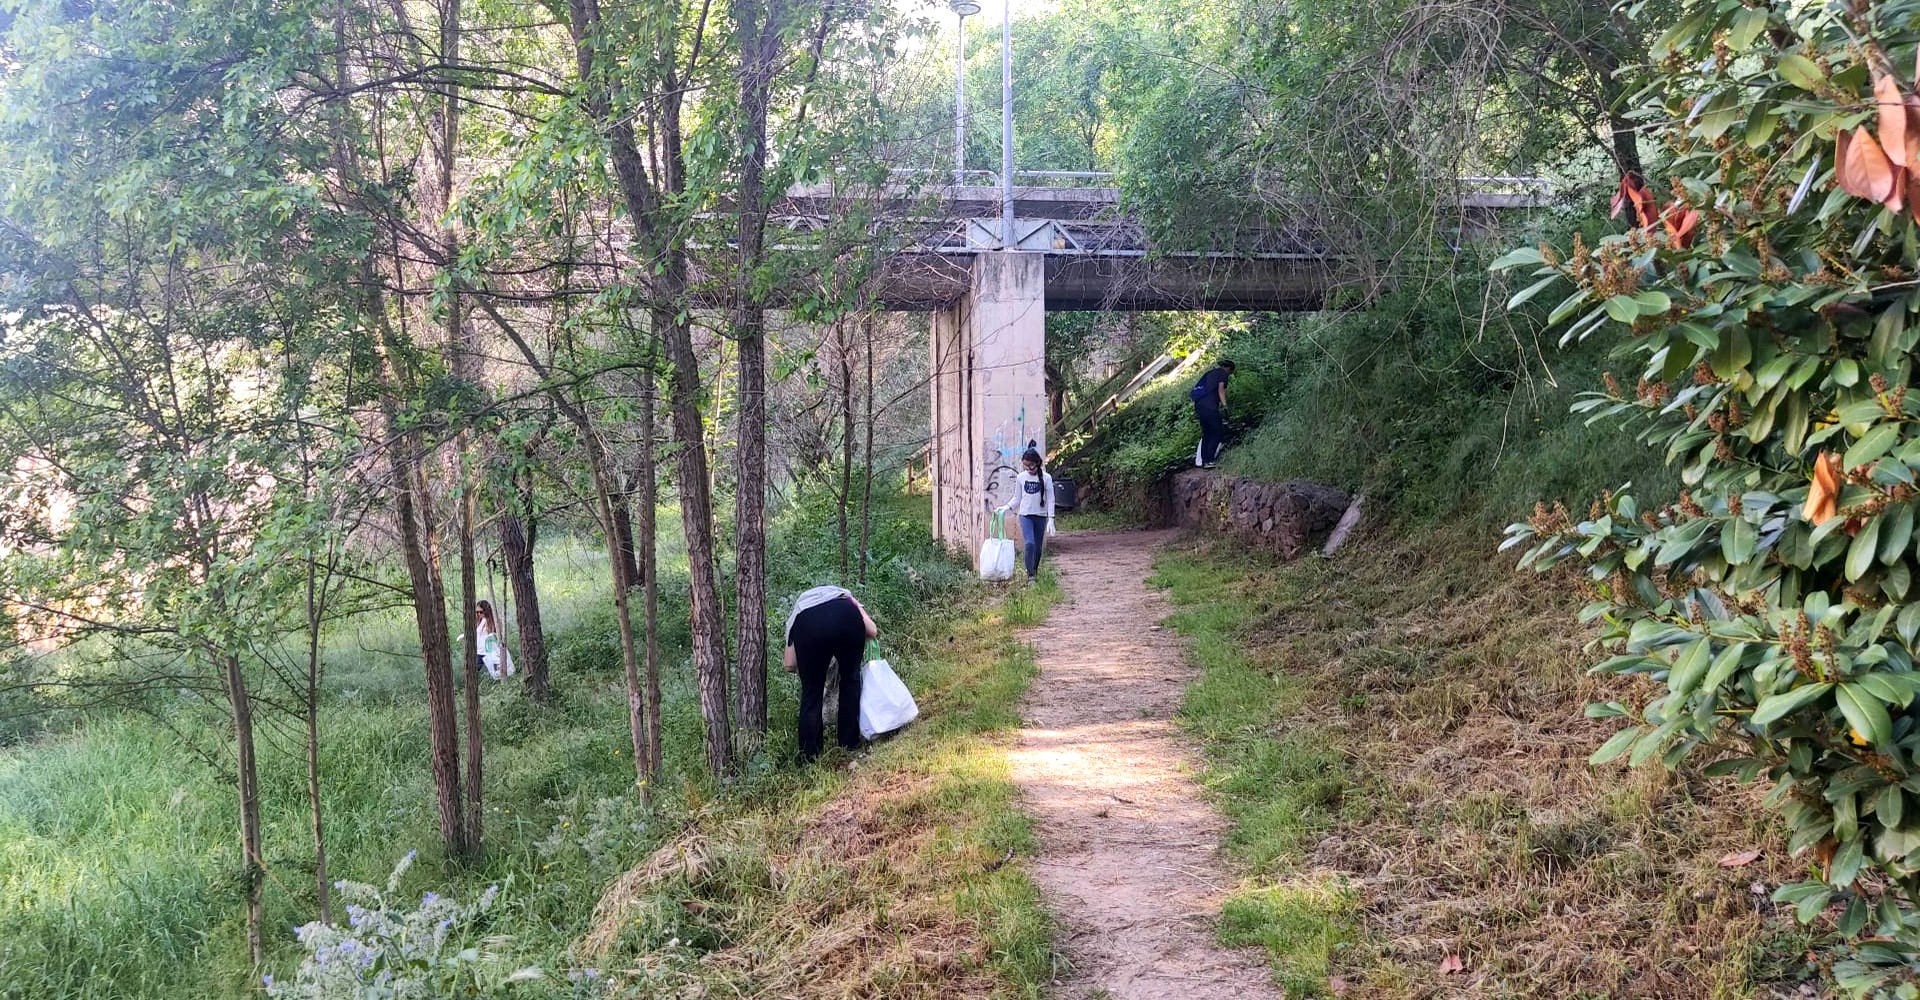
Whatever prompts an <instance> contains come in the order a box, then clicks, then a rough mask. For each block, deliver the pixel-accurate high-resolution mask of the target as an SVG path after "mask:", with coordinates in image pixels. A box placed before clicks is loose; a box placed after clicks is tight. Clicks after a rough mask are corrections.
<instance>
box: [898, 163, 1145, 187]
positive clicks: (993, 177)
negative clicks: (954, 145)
mask: <svg viewBox="0 0 1920 1000" xmlns="http://www.w3.org/2000/svg"><path fill="white" fill-rule="evenodd" d="M887 172H888V173H889V174H892V175H893V176H894V177H895V178H896V179H899V180H901V181H918V182H921V183H924V184H939V185H945V184H950V183H952V182H953V180H954V178H955V177H956V176H957V177H958V178H959V179H960V182H961V186H963V187H980V188H997V187H999V186H1000V174H999V172H998V171H994V170H963V171H959V172H957V174H956V172H955V171H952V170H933V169H929V168H924V167H895V168H893V169H891V170H889V171H887ZM1013 183H1014V185H1015V186H1016V187H1023V188H1032V187H1099V188H1105V187H1113V186H1114V174H1113V172H1112V171H1110V170H1016V171H1014V172H1013Z"/></svg>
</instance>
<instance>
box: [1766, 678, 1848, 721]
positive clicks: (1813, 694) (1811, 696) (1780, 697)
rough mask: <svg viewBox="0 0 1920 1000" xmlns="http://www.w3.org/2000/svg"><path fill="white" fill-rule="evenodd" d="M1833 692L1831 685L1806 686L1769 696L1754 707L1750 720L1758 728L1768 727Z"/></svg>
mask: <svg viewBox="0 0 1920 1000" xmlns="http://www.w3.org/2000/svg"><path fill="white" fill-rule="evenodd" d="M1832 690H1833V685H1832V684H1831V683H1820V684H1806V685H1802V686H1800V687H1797V688H1794V689H1793V690H1791V691H1783V692H1781V693H1780V694H1776V695H1769V696H1767V697H1765V698H1762V699H1761V700H1760V703H1759V704H1758V705H1755V706H1754V709H1753V716H1752V718H1751V719H1750V720H1749V721H1751V722H1752V723H1753V724H1754V725H1756V726H1766V725H1771V724H1773V723H1775V722H1778V721H1779V720H1780V719H1781V718H1783V717H1785V716H1786V715H1787V714H1788V713H1791V712H1794V711H1797V710H1799V709H1800V708H1801V707H1802V706H1805V705H1807V704H1809V703H1811V702H1813V701H1815V700H1817V699H1819V698H1823V697H1825V696H1826V695H1827V693H1828V692H1829V691H1832Z"/></svg>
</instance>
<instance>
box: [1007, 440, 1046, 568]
mask: <svg viewBox="0 0 1920 1000" xmlns="http://www.w3.org/2000/svg"><path fill="white" fill-rule="evenodd" d="M1020 466H1021V471H1020V480H1019V483H1018V485H1017V487H1016V490H1017V491H1016V492H1015V493H1014V496H1013V499H1012V500H1009V501H1007V502H1006V503H1005V504H1004V505H1002V506H1001V507H1000V509H1001V510H1003V511H1011V512H1013V513H1016V514H1018V515H1019V517H1020V537H1021V538H1022V539H1023V540H1024V541H1025V542H1026V564H1027V582H1028V583H1032V582H1033V581H1034V578H1035V577H1037V576H1039V575H1040V553H1041V549H1042V548H1043V547H1044V546H1045V545H1046V539H1047V536H1048V535H1051V534H1053V477H1052V476H1050V475H1048V474H1047V470H1046V468H1045V467H1044V466H1043V465H1042V463H1041V461H1040V451H1039V449H1038V448H1035V447H1034V443H1033V442H1032V441H1029V442H1027V451H1026V454H1024V455H1021V456H1020Z"/></svg>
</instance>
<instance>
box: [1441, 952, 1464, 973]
mask: <svg viewBox="0 0 1920 1000" xmlns="http://www.w3.org/2000/svg"><path fill="white" fill-rule="evenodd" d="M1465 971H1467V963H1466V962H1465V961H1463V960H1461V958H1460V956H1458V955H1448V956H1447V957H1446V958H1443V959H1441V960H1440V974H1441V975H1443V976H1451V975H1453V974H1454V973H1456V972H1465Z"/></svg>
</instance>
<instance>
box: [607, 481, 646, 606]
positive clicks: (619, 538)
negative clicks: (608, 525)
mask: <svg viewBox="0 0 1920 1000" xmlns="http://www.w3.org/2000/svg"><path fill="white" fill-rule="evenodd" d="M632 502H633V490H632V488H631V486H630V485H629V484H625V483H622V484H620V490H619V495H618V496H617V497H616V498H615V503H614V505H613V536H614V540H615V541H616V542H618V544H619V546H620V561H621V562H623V563H625V564H626V566H627V579H628V580H629V581H632V582H631V583H630V584H629V585H630V586H636V587H637V586H639V585H640V583H641V581H643V580H645V579H646V577H644V576H641V575H640V555H639V553H638V552H637V551H636V549H635V545H634V541H633V514H632V512H631V510H630V508H631V507H632Z"/></svg>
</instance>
